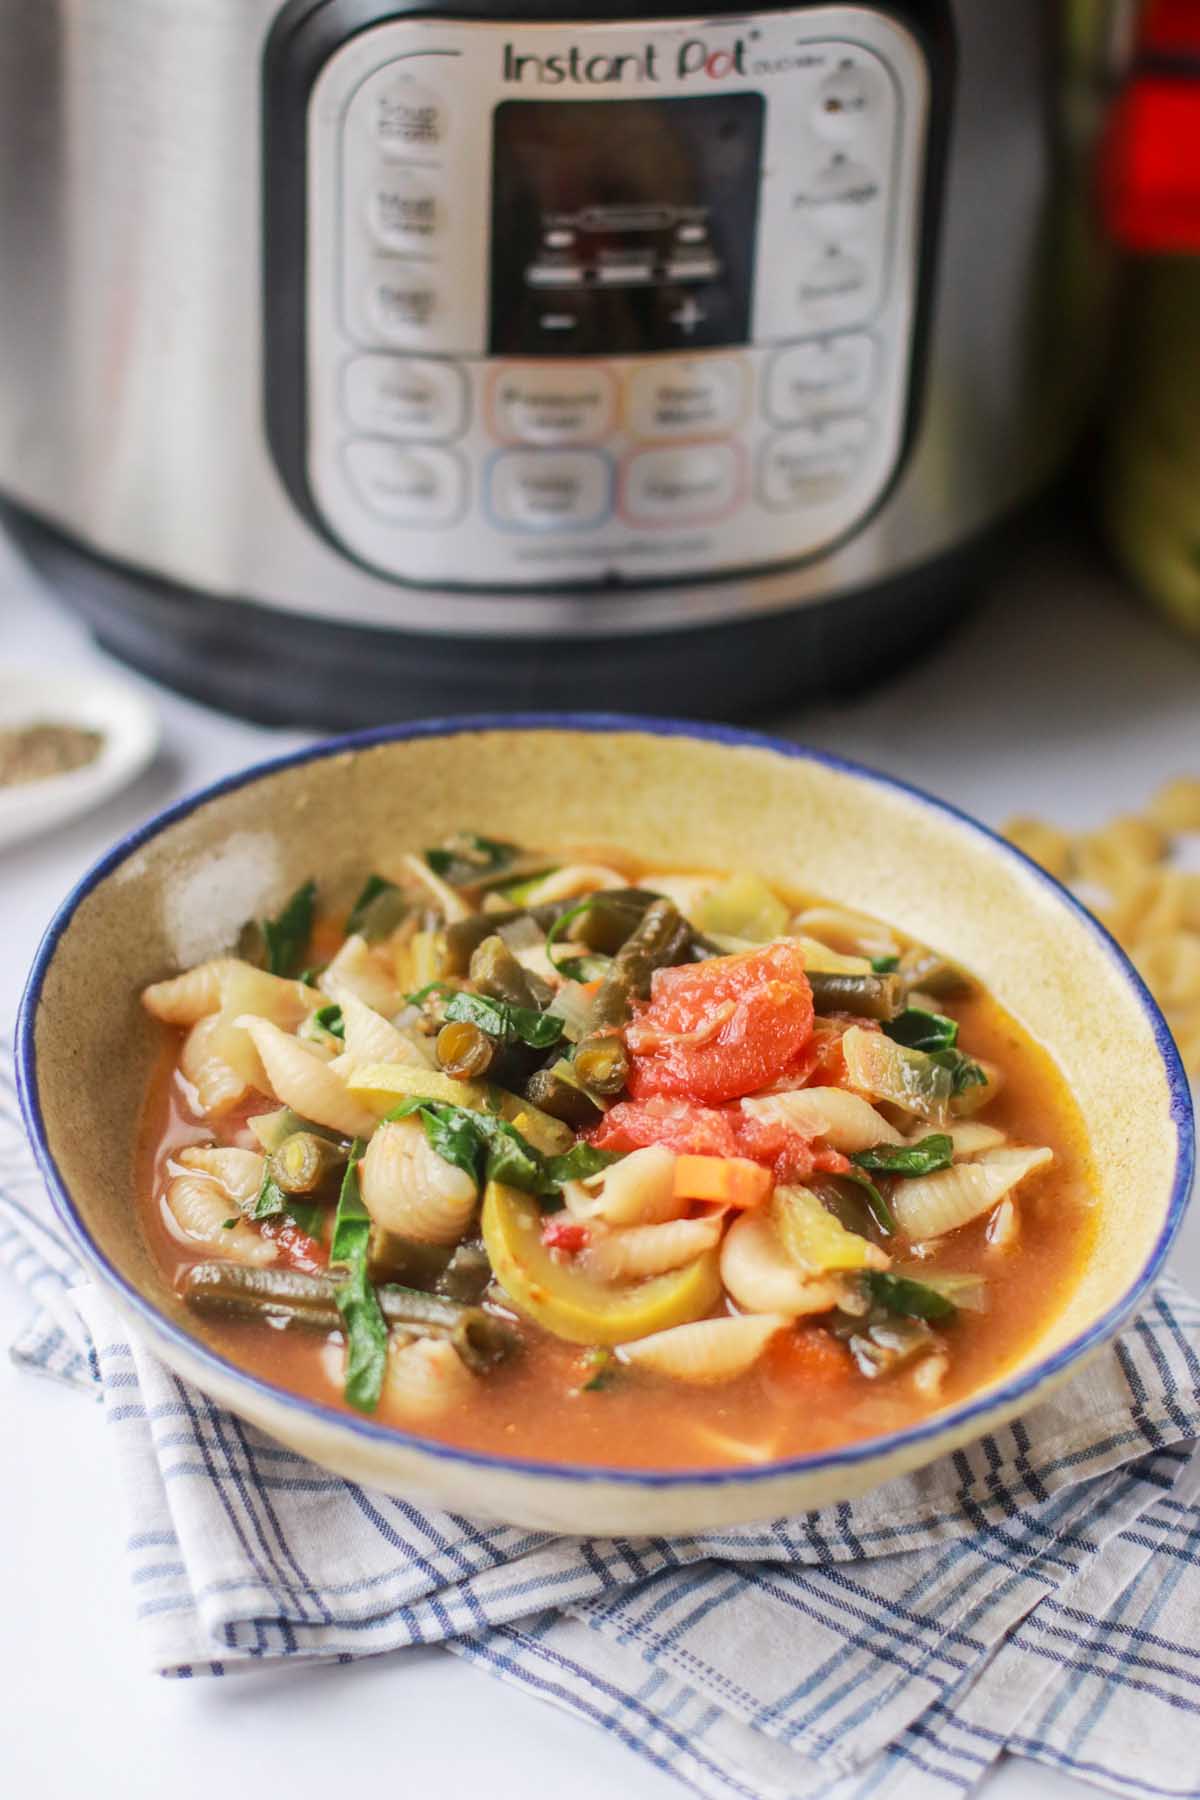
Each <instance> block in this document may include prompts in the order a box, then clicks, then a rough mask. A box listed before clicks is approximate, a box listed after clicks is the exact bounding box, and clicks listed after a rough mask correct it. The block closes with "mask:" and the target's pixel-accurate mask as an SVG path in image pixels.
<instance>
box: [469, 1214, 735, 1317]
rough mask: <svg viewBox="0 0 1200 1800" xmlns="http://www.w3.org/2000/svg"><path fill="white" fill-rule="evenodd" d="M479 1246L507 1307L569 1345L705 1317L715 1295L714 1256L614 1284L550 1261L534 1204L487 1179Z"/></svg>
mask: <svg viewBox="0 0 1200 1800" xmlns="http://www.w3.org/2000/svg"><path fill="white" fill-rule="evenodd" d="M483 1241H484V1245H485V1247H486V1249H487V1253H488V1256H489V1258H490V1259H491V1264H492V1271H493V1273H494V1275H495V1277H496V1280H497V1281H498V1282H499V1283H500V1286H501V1287H502V1288H503V1289H504V1291H505V1293H506V1294H507V1295H508V1297H509V1299H510V1300H511V1301H512V1303H513V1305H514V1306H515V1307H517V1308H518V1310H519V1311H521V1312H523V1313H525V1314H526V1315H527V1316H528V1317H529V1318H531V1319H532V1320H533V1321H534V1323H535V1324H537V1325H540V1326H542V1328H543V1329H544V1330H546V1331H549V1332H551V1333H552V1334H553V1336H555V1337H559V1338H566V1340H567V1342H568V1343H571V1344H627V1343H629V1342H630V1341H631V1340H632V1339H634V1338H643V1337H649V1336H650V1334H651V1333H652V1332H655V1331H666V1330H667V1329H668V1327H670V1326H672V1325H687V1324H690V1323H691V1321H692V1320H693V1319H702V1318H704V1316H705V1315H706V1314H707V1313H710V1312H711V1311H712V1309H713V1307H714V1306H715V1305H716V1303H717V1301H718V1299H719V1298H720V1295H721V1276H720V1270H719V1268H718V1261H717V1252H716V1251H715V1250H707V1251H705V1252H704V1253H703V1254H702V1255H700V1256H698V1257H697V1258H696V1260H695V1261H694V1262H691V1263H688V1264H687V1266H686V1267H685V1268H682V1269H672V1270H671V1271H670V1273H669V1274H667V1275H656V1276H654V1278H653V1279H652V1280H650V1281H638V1282H633V1283H631V1284H629V1285H628V1286H614V1285H612V1284H611V1283H608V1282H602V1281H595V1280H593V1279H592V1278H591V1277H589V1276H587V1275H584V1274H582V1273H581V1272H580V1271H579V1270H576V1269H573V1268H572V1267H571V1266H570V1264H569V1263H564V1262H559V1261H556V1260H555V1258H554V1257H553V1256H552V1255H551V1254H550V1252H549V1250H547V1248H546V1246H545V1245H544V1244H543V1243H542V1215H541V1212H540V1211H539V1208H538V1204H537V1201H536V1200H534V1199H532V1198H531V1197H530V1196H529V1195H528V1194H523V1193H521V1192H520V1191H519V1189H517V1188H510V1187H504V1186H503V1185H502V1184H501V1183H500V1182H498V1181H490V1182H489V1183H488V1186H487V1192H486V1193H485V1194H484V1197H483Z"/></svg>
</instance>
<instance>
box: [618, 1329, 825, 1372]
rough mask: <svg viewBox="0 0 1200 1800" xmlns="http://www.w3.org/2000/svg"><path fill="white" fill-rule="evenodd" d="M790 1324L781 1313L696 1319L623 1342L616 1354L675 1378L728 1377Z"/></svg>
mask: <svg viewBox="0 0 1200 1800" xmlns="http://www.w3.org/2000/svg"><path fill="white" fill-rule="evenodd" d="M790 1324H791V1319H790V1318H789V1317H788V1316H787V1315H786V1314H784V1313H758V1314H756V1315H754V1316H752V1317H737V1318H728V1319H699V1320H697V1322H696V1323H695V1324H694V1325H673V1326H671V1327H670V1329H669V1330H667V1331H656V1332H655V1333H654V1334H653V1336H651V1337H644V1338H639V1339H638V1340H637V1341H636V1343H632V1344H622V1345H621V1347H620V1348H619V1349H618V1351H617V1355H618V1357H619V1358H620V1360H621V1361H622V1362H624V1363H629V1364H631V1365H632V1366H633V1367H634V1368H637V1369H650V1370H652V1371H653V1372H654V1373H655V1374H656V1375H670V1376H672V1377H673V1378H674V1379H675V1380H676V1381H697V1382H703V1381H732V1380H734V1379H735V1377H736V1376H738V1375H744V1374H745V1373H746V1370H747V1369H750V1368H753V1366H754V1364H755V1363H756V1362H757V1361H758V1359H759V1357H760V1356H761V1355H762V1353H763V1351H764V1350H765V1349H766V1347H767V1345H768V1344H769V1343H770V1341H771V1339H772V1338H773V1337H774V1336H775V1334H776V1333H777V1332H780V1331H783V1330H785V1329H786V1327H787V1326H788V1325H790Z"/></svg>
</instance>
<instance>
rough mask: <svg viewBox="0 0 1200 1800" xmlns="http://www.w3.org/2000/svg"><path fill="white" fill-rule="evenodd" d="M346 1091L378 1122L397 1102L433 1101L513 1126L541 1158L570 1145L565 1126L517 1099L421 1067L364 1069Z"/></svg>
mask: <svg viewBox="0 0 1200 1800" xmlns="http://www.w3.org/2000/svg"><path fill="white" fill-rule="evenodd" d="M346 1087H347V1088H348V1090H349V1091H350V1093H352V1094H353V1095H354V1096H355V1098H356V1099H358V1100H361V1101H362V1102H363V1104H364V1105H366V1106H369V1107H371V1108H372V1110H375V1111H378V1113H379V1115H380V1117H381V1118H382V1116H383V1114H384V1113H386V1112H388V1111H390V1109H391V1108H392V1107H393V1106H398V1105H399V1104H400V1102H401V1100H410V1099H420V1100H436V1101H438V1102H440V1103H441V1104H442V1105H444V1106H465V1107H466V1108H467V1110H468V1111H469V1112H490V1113H495V1114H496V1115H497V1117H499V1118H501V1119H505V1120H507V1121H508V1123H509V1124H510V1125H515V1126H516V1128H517V1130H518V1131H519V1132H520V1133H521V1136H522V1137H523V1138H525V1139H526V1140H527V1141H528V1142H529V1143H531V1144H532V1145H533V1147H534V1149H535V1150H540V1151H541V1152H542V1154H543V1155H544V1156H559V1155H561V1154H562V1153H563V1152H564V1151H566V1150H569V1149H570V1148H571V1145H572V1144H573V1143H574V1142H575V1133H574V1132H573V1131H572V1130H571V1127H570V1126H569V1125H564V1124H563V1122H562V1120H561V1119H552V1118H551V1117H550V1115H549V1113H544V1112H539V1110H538V1108H537V1107H536V1106H531V1105H530V1103H529V1101H528V1100H522V1099H521V1097H520V1095H519V1094H510V1093H509V1092H508V1091H507V1089H506V1088H500V1087H493V1086H492V1085H491V1084H490V1083H489V1082H486V1081H459V1080H457V1079H456V1078H455V1077H454V1076H453V1075H443V1074H441V1073H440V1071H439V1070H437V1069H426V1068H424V1067H423V1066H422V1065H421V1064H420V1063H365V1064H364V1065H363V1067H362V1068H361V1069H354V1070H352V1072H351V1073H350V1074H349V1075H348V1076H347V1077H346Z"/></svg>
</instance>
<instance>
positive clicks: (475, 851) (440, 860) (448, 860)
mask: <svg viewBox="0 0 1200 1800" xmlns="http://www.w3.org/2000/svg"><path fill="white" fill-rule="evenodd" d="M520 854H521V846H520V845H519V844H507V843H505V842H504V841H503V840H502V839H499V838H485V837H479V836H478V835H477V834H476V833H475V832H473V831H460V832H459V833H458V835H457V836H456V837H455V838H454V839H453V840H452V841H451V842H450V843H449V844H444V845H440V846H438V847H437V848H435V849H433V850H426V852H425V861H426V862H427V863H428V864H429V867H430V868H431V869H432V870H433V872H434V874H435V875H440V876H441V878H442V880H443V881H448V882H449V883H450V886H451V887H473V886H474V885H475V884H476V883H477V882H480V881H483V880H485V879H486V878H487V876H489V875H495V874H497V873H498V872H499V870H501V869H504V868H507V866H508V864H509V863H511V862H512V861H513V860H514V858H515V857H517V856H519V855H520Z"/></svg>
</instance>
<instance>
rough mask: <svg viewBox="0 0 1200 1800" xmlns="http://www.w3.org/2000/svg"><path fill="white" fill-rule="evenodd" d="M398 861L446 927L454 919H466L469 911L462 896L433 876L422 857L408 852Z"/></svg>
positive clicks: (436, 876) (439, 878) (439, 877)
mask: <svg viewBox="0 0 1200 1800" xmlns="http://www.w3.org/2000/svg"><path fill="white" fill-rule="evenodd" d="M400 860H401V861H402V862H403V864H404V867H405V868H406V869H407V870H408V872H409V874H410V875H411V876H412V877H413V879H414V881H417V882H419V883H420V885H421V886H422V887H423V888H424V889H425V892H426V893H427V894H428V895H429V898H430V899H431V900H432V901H433V903H434V905H435V906H436V907H437V910H438V911H439V912H440V913H441V915H442V918H443V919H444V920H445V922H446V924H447V925H452V924H453V923H454V922H455V920H456V919H465V918H466V917H467V915H468V914H469V912H470V910H471V909H470V907H469V906H468V905H467V903H466V901H465V900H464V899H463V897H462V895H461V894H457V893H455V891H454V889H453V888H452V887H450V886H449V885H448V883H446V882H444V881H443V880H442V878H441V876H440V875H435V874H434V872H433V870H432V869H431V868H430V866H429V864H428V863H427V862H426V861H425V858H424V857H423V856H414V855H413V854H412V852H411V851H409V852H408V854H407V855H405V856H403V857H401V859H400Z"/></svg>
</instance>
